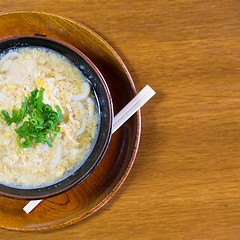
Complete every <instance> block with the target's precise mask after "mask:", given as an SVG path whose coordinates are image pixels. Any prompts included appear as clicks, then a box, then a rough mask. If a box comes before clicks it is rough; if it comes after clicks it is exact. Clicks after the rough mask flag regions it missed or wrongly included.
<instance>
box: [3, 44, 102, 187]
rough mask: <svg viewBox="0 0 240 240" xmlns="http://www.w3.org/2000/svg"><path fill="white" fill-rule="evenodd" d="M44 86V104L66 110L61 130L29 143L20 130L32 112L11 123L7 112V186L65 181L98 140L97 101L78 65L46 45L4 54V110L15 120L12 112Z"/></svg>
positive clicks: (5, 172) (4, 158)
mask: <svg viewBox="0 0 240 240" xmlns="http://www.w3.org/2000/svg"><path fill="white" fill-rule="evenodd" d="M41 90H42V93H43V97H42V103H43V104H44V106H48V107H49V106H50V107H49V108H51V109H52V110H51V111H52V112H55V113H56V114H57V113H59V111H60V112H61V114H62V119H61V121H60V120H59V121H58V122H57V125H56V129H58V131H56V134H54V137H50V136H48V135H50V133H51V132H50V133H49V134H48V135H46V139H51V140H52V141H51V142H49V141H47V143H45V142H44V141H36V139H35V140H33V141H31V142H30V143H29V144H28V145H27V144H25V145H24V140H23V138H21V137H20V138H19V135H18V133H19V131H17V129H19V128H20V127H21V126H23V123H24V122H27V121H30V120H28V119H31V115H32V113H29V114H28V115H27V114H26V116H25V117H24V119H23V120H22V122H21V123H20V122H12V123H11V124H10V125H8V124H7V122H6V121H4V116H2V118H3V120H2V121H1V123H0V182H1V183H4V184H6V185H11V186H15V187H20V188H21V187H24V188H27V187H30V188H32V187H39V186H43V185H49V184H51V183H54V182H56V181H59V180H60V179H61V178H64V177H65V176H67V174H69V173H71V171H73V170H74V169H75V168H76V167H77V166H80V165H81V164H83V163H84V161H85V159H86V157H87V155H88V153H89V152H90V151H91V147H92V145H93V143H94V140H95V138H96V135H97V132H98V121H99V116H98V111H97V104H96V101H95V98H94V95H93V93H92V91H91V86H90V84H89V82H88V81H87V79H86V78H85V76H84V75H83V74H82V73H81V72H80V71H79V69H78V68H77V67H76V66H75V65H74V64H73V63H71V62H70V61H69V60H68V59H67V58H65V57H64V56H62V55H60V54H58V53H56V52H54V51H52V50H49V49H47V48H43V47H23V48H18V49H15V50H10V51H8V52H7V53H6V54H2V55H1V56H0V110H5V111H6V112H7V113H8V114H9V115H10V116H11V114H12V118H13V115H14V113H13V111H12V110H13V109H21V107H22V106H23V102H24V99H28V100H26V101H27V102H28V103H29V102H30V101H29V99H30V97H31V96H32V95H33V92H34V91H38V93H39V94H40V91H41ZM29 96H30V97H29ZM59 109H60V110H59ZM30 112H31V111H30ZM56 114H55V115H56ZM22 129H23V127H22ZM39 131H40V130H39ZM22 132H23V133H24V130H23V131H22ZM30 139H32V137H30ZM25 140H26V138H25ZM25 142H26V141H25Z"/></svg>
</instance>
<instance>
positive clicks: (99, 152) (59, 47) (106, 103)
mask: <svg viewBox="0 0 240 240" xmlns="http://www.w3.org/2000/svg"><path fill="white" fill-rule="evenodd" d="M19 47H45V48H48V49H51V50H54V51H56V52H58V53H60V54H62V55H63V56H65V57H67V58H68V59H69V60H70V61H72V62H73V63H74V64H75V66H77V67H78V68H79V70H80V71H81V72H82V73H83V74H84V75H85V76H86V77H87V79H88V81H89V82H90V84H91V86H92V92H93V95H94V96H95V98H96V102H97V105H98V106H97V107H98V112H99V118H100V120H99V132H98V134H97V137H96V140H95V142H94V146H93V147H92V150H91V152H90V153H89V154H88V157H87V159H86V161H85V162H84V164H83V165H81V166H79V167H76V168H75V170H74V171H73V172H72V173H71V175H69V176H67V177H65V178H63V179H61V180H60V181H59V182H56V183H54V184H50V185H46V186H44V187H36V188H16V187H12V186H7V185H4V184H0V195H2V196H5V197H10V198H16V199H25V200H33V199H43V198H48V197H53V196H56V195H58V194H60V193H63V192H65V191H67V190H69V189H71V188H73V187H74V186H76V185H77V184H79V183H80V182H82V181H83V180H84V179H85V178H86V177H87V176H88V175H89V174H90V173H91V172H92V171H93V170H94V169H95V168H96V166H97V165H98V164H99V162H100V161H101V159H102V157H103V156H104V153H105V151H106V149H107V147H108V144H109V141H110V138H111V130H112V121H113V107H112V100H111V95H110V92H109V89H108V86H107V84H106V82H105V80H104V78H103V76H102V75H101V73H100V72H99V70H98V69H97V68H96V66H95V65H94V64H93V63H92V62H91V61H90V60H89V59H88V58H87V57H86V56H85V55H84V54H83V53H82V52H80V51H79V50H78V49H76V48H75V47H73V46H71V45H70V44H68V43H66V42H62V41H59V40H55V39H53V38H49V37H47V36H45V35H39V34H33V35H15V36H9V37H4V38H2V39H0V53H2V52H6V51H8V50H9V49H12V48H14V49H15V48H19Z"/></svg>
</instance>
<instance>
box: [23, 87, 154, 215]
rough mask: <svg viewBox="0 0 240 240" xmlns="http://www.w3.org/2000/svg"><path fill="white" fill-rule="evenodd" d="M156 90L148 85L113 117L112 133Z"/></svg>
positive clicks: (32, 205) (30, 205)
mask: <svg viewBox="0 0 240 240" xmlns="http://www.w3.org/2000/svg"><path fill="white" fill-rule="evenodd" d="M155 94H156V92H155V91H154V90H153V89H152V88H151V87H150V86H148V85H146V86H145V87H144V88H143V89H142V90H141V91H140V92H139V93H138V94H137V95H136V96H135V97H134V98H133V99H132V100H131V101H130V102H129V103H128V104H127V105H126V106H125V107H124V108H123V109H122V110H121V111H120V112H119V113H118V114H117V115H116V116H115V117H114V119H113V128H112V133H114V132H115V131H116V130H118V128H119V127H121V126H122V125H123V124H124V123H125V122H126V121H127V120H128V119H129V118H130V117H131V116H132V115H133V114H134V113H136V112H137V111H138V110H139V109H140V108H141V107H142V106H143V105H144V104H145V103H146V102H147V101H148V100H149V99H150V98H152V97H153V96H154V95H155ZM41 201H42V199H40V200H32V201H30V202H29V203H28V204H27V205H26V206H25V207H24V208H23V210H24V211H25V212H26V213H27V214H28V213H30V212H31V211H32V210H33V209H34V208H35V207H36V206H37V205H38V204H39V203H40V202H41Z"/></svg>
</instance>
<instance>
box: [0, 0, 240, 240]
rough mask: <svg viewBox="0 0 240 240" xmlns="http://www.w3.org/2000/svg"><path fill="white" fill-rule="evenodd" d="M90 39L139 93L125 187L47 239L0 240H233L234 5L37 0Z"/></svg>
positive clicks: (5, 4) (239, 90) (237, 217)
mask: <svg viewBox="0 0 240 240" xmlns="http://www.w3.org/2000/svg"><path fill="white" fill-rule="evenodd" d="M10 10H44V11H47V12H52V13H57V14H60V15H64V16H66V17H70V18H72V19H75V20H77V21H79V22H82V23H84V24H86V25H87V26H88V27H90V28H92V29H93V30H94V31H96V32H97V33H99V34H100V35H101V36H102V37H103V38H104V39H105V40H107V41H108V42H109V43H110V45H111V46H112V47H113V48H114V49H115V50H116V51H117V52H118V53H119V55H120V56H121V58H122V59H123V61H124V62H125V63H126V65H127V67H128V69H129V71H130V73H131V75H132V77H133V79H134V82H135V85H136V88H137V90H140V89H141V88H143V87H144V86H145V84H149V85H150V86H151V87H153V89H155V90H156V92H157V95H156V96H155V97H154V98H153V99H152V100H151V101H150V102H149V103H148V104H146V106H144V107H143V108H142V136H141V144H140V148H139V152H138V155H137V158H136V161H135V164H134V166H133V169H132V171H131V172H130V174H129V176H128V178H127V180H126V182H125V183H124V184H123V186H122V187H121V189H120V190H119V191H118V192H117V194H116V195H115V196H114V197H113V198H112V199H111V200H110V202H108V203H107V205H105V206H104V207H103V208H101V209H100V210H99V211H98V212H97V213H95V214H93V215H92V216H90V217H88V218H87V219H85V220H83V221H82V222H80V223H77V224H74V225H72V226H70V227H66V228H63V229H60V230H57V231H52V232H48V233H44V234H43V233H20V232H9V231H3V230H0V234H1V239H15V240H18V239H35V240H38V239H55V240H57V239H69V240H70V239H83V238H84V239H98V240H100V239H104V240H106V239H115V240H118V239H144V240H145V239H156V240H157V239H164V240H166V239H174V240H176V239H184V240H185V239H190V240H192V239H228V240H230V239H240V190H239V188H240V187H239V185H240V2H239V1H238V0H222V1H213V0H212V1H201V0H192V1H190V0H189V1H182V0H175V1H170V0H161V1H160V0H155V1H147V0H139V1H127V0H122V1H117V0H115V1H114V0H111V1H97V0H94V1H82V0H78V1H77V0H69V1H66V0H65V1H64V0H58V1H56V0H53V1H49V0H38V1H30V0H27V1H24V0H19V1H17V2H16V3H15V2H14V1H10V0H5V1H1V2H0V11H10Z"/></svg>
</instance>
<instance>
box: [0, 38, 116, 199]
mask: <svg viewBox="0 0 240 240" xmlns="http://www.w3.org/2000/svg"><path fill="white" fill-rule="evenodd" d="M24 38H34V39H41V40H47V41H50V42H53V43H57V44H60V45H62V46H64V47H66V48H68V49H70V50H71V51H73V52H75V53H77V54H78V55H79V56H80V57H82V58H83V60H84V61H85V62H86V63H87V64H88V65H89V66H90V67H91V68H92V70H93V71H94V72H95V73H96V75H97V77H98V78H99V80H100V82H101V84H102V86H103V88H104V91H105V93H106V97H107V101H108V106H109V127H108V133H107V137H106V141H105V144H104V146H103V148H102V151H101V152H100V154H99V156H98V158H97V159H96V160H95V162H94V163H93V164H92V166H91V167H90V169H88V171H87V172H86V173H84V175H83V176H82V177H80V178H78V179H77V180H76V181H74V182H72V183H71V184H69V185H68V186H66V187H65V188H62V189H60V190H58V191H55V192H53V193H49V194H45V195H38V196H24V195H15V194H11V193H6V192H3V191H2V190H1V189H0V196H4V197H8V198H12V199H18V200H38V199H46V198H50V197H54V196H57V195H59V194H61V193H64V192H66V191H68V190H71V189H72V188H74V187H75V186H77V185H78V184H80V183H81V182H82V181H84V180H85V179H86V178H87V177H88V176H89V175H90V174H91V173H92V172H93V171H94V169H95V168H96V167H97V166H98V164H99V163H100V161H101V160H102V158H103V156H104V154H105V152H106V150H107V148H108V146H109V143H110V140H111V135H112V125H113V117H114V111H113V102H112V97H111V93H110V90H109V88H108V85H107V83H106V81H105V79H104V77H103V75H102V73H101V72H100V71H99V69H98V68H97V67H96V66H95V64H94V63H93V62H92V61H91V60H90V59H89V58H88V57H87V56H86V55H85V54H84V53H83V52H82V51H80V50H79V49H78V48H76V47H74V46H72V45H71V44H70V43H67V42H65V41H62V40H59V39H56V38H53V37H49V36H47V35H45V34H33V33H31V34H15V35H9V36H6V37H2V38H0V44H1V43H3V42H6V41H10V40H17V39H24ZM49 49H51V48H49ZM83 165H84V164H83ZM80 167H81V166H79V168H80ZM79 168H77V169H75V170H74V171H75V172H76V171H77V170H78V169H79ZM67 178H68V177H65V178H63V179H60V181H56V182H53V183H51V184H49V185H46V186H42V187H41V186H40V187H35V188H29V187H28V188H15V187H14V186H8V185H5V184H4V183H0V186H1V185H2V186H7V187H8V188H11V189H14V190H16V191H23V190H24V191H29V192H30V191H32V190H38V189H44V188H49V187H52V186H54V185H55V184H58V183H59V182H61V181H64V180H66V179H67ZM53 189H54V188H53Z"/></svg>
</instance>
